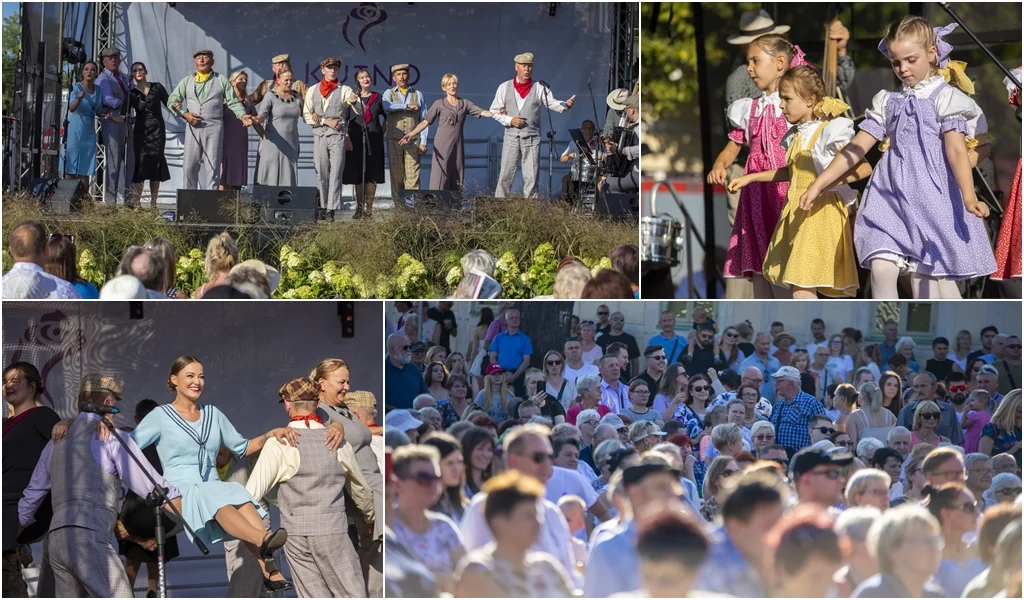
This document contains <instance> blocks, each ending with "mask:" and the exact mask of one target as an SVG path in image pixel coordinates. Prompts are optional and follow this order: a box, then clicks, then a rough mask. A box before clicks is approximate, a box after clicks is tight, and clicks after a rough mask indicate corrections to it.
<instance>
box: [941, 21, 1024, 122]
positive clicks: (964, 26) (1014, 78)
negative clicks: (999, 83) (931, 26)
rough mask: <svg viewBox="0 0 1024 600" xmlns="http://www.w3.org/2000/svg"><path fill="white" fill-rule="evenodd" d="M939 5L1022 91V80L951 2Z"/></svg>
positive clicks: (1018, 89)
mask: <svg viewBox="0 0 1024 600" xmlns="http://www.w3.org/2000/svg"><path fill="white" fill-rule="evenodd" d="M939 6H941V7H942V8H943V10H945V11H946V12H947V13H949V16H950V17H952V18H953V20H954V21H956V23H957V25H959V26H960V27H961V28H962V29H963V30H964V33H966V34H967V37H969V38H971V41H972V42H974V43H975V45H977V46H978V47H979V48H981V51H982V52H984V53H985V56H988V58H989V60H991V61H992V62H994V63H995V64H996V66H997V67H999V70H1000V71H1002V72H1003V73H1004V74H1005V75H1006V76H1007V77H1008V78H1009V79H1010V81H1012V82H1013V83H1014V84H1015V85H1016V86H1017V91H1020V89H1021V87H1020V81H1017V78H1016V77H1014V76H1013V73H1012V72H1011V71H1010V69H1008V68H1006V65H1004V64H1003V63H1002V61H1000V60H999V58H998V57H996V55H995V54H992V51H991V50H989V49H988V46H986V45H985V44H984V42H982V41H981V40H979V39H978V36H976V35H974V32H973V31H971V28H970V27H968V26H967V24H966V23H964V21H963V19H961V18H960V16H959V15H957V14H956V13H955V12H953V9H952V8H950V7H949V2H939ZM1018 118H1019V117H1018Z"/></svg>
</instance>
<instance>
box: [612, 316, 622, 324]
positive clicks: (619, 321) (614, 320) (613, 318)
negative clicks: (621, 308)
mask: <svg viewBox="0 0 1024 600" xmlns="http://www.w3.org/2000/svg"><path fill="white" fill-rule="evenodd" d="M623 321H625V319H623V318H622V317H612V322H613V323H621V322H623Z"/></svg>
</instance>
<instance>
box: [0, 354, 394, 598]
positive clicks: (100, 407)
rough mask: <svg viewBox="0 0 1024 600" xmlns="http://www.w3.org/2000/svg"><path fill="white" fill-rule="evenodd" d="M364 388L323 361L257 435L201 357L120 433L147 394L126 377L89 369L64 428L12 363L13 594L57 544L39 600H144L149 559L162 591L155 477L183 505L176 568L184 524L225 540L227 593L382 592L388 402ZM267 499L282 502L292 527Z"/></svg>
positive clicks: (173, 539)
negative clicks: (137, 595) (163, 398)
mask: <svg viewBox="0 0 1024 600" xmlns="http://www.w3.org/2000/svg"><path fill="white" fill-rule="evenodd" d="M349 381H350V378H349V372H348V367H347V365H346V364H345V362H344V361H343V360H340V359H325V360H323V361H321V362H320V363H319V364H318V365H316V366H315V367H314V368H313V369H312V371H311V372H310V373H309V374H308V375H305V376H302V377H297V378H295V379H292V380H290V381H288V382H286V383H285V384H284V385H282V386H281V388H280V389H279V390H278V392H277V397H276V398H275V399H274V400H268V402H276V403H278V405H280V406H282V407H283V408H284V411H283V414H278V415H277V416H276V417H274V418H273V420H274V421H278V422H280V423H281V426H280V427H275V428H273V429H270V430H269V431H267V432H266V433H262V434H260V435H256V436H255V437H252V438H247V437H246V436H244V435H242V434H240V433H239V432H238V431H237V430H236V429H235V427H234V426H233V425H232V424H231V422H230V421H229V420H228V419H227V417H226V416H225V415H224V413H223V412H221V410H219V409H218V408H217V407H216V406H214V405H212V404H206V403H202V402H200V396H201V395H202V393H203V389H204V387H205V377H204V372H203V365H202V362H201V361H200V360H199V359H197V358H195V357H193V356H181V357H179V358H178V359H176V360H175V361H174V363H173V364H172V365H171V368H170V371H169V374H168V379H167V386H168V388H169V389H170V391H171V393H172V394H173V400H172V401H170V402H167V403H162V404H158V403H157V402H155V401H153V400H150V399H143V400H140V401H138V402H136V403H135V404H136V406H135V412H134V417H135V419H134V426H131V427H122V428H120V429H118V430H114V431H112V429H113V424H111V425H110V426H109V427H105V426H104V424H102V423H101V421H100V419H101V415H103V414H105V413H107V412H111V409H113V408H115V407H117V406H119V405H121V404H122V403H124V402H125V400H126V399H127V398H128V397H129V395H130V394H131V393H132V392H131V391H130V390H124V389H122V385H121V383H120V382H118V381H117V379H116V378H115V377H113V376H111V375H108V374H101V373H92V374H86V375H85V376H84V377H83V379H82V381H81V386H80V388H79V393H78V396H77V404H76V406H77V407H78V412H77V414H76V416H74V417H72V418H71V419H68V420H66V421H62V420H61V419H60V417H59V416H58V415H57V413H56V412H55V411H54V410H52V409H51V408H50V407H48V406H46V405H45V404H44V403H43V402H42V401H41V398H42V396H43V392H44V390H45V387H46V384H45V381H44V380H43V378H42V377H40V374H39V369H37V368H36V366H35V365H33V364H30V363H27V362H16V363H12V364H10V365H8V366H7V367H6V368H5V369H4V372H3V395H4V400H5V401H6V411H5V418H4V424H3V427H4V436H3V445H4V473H3V486H4V502H3V519H4V527H3V531H4V535H3V538H4V539H3V589H4V595H5V596H9V597H27V596H28V589H27V586H26V583H25V580H24V578H23V576H22V572H21V568H22V566H28V564H29V563H31V562H32V555H31V549H30V548H29V546H28V544H32V543H35V542H38V541H40V540H42V541H43V555H42V557H41V560H39V564H40V565H41V570H40V575H39V580H38V591H37V594H36V595H37V596H38V597H100V598H111V597H119V598H131V597H134V594H133V591H132V589H133V586H134V584H135V579H136V577H137V576H138V573H139V568H140V566H141V565H142V564H146V565H147V574H148V578H149V581H148V589H149V593H148V597H156V594H157V584H158V579H157V560H158V554H157V544H156V540H155V535H156V534H155V527H156V517H155V515H154V513H153V508H152V507H151V506H150V505H149V504H148V503H147V501H146V500H145V499H146V498H147V495H148V494H149V493H150V492H151V491H152V490H153V485H154V484H153V483H152V481H155V482H156V484H157V485H159V486H160V487H162V488H163V489H164V490H165V491H166V495H167V498H168V504H169V505H173V508H174V509H175V510H173V511H172V510H170V509H169V508H167V506H165V507H164V513H165V525H164V527H165V530H166V531H167V532H168V534H169V539H168V543H167V546H166V549H165V555H164V560H165V561H169V560H174V559H175V558H176V557H177V556H178V554H179V545H178V538H179V537H180V533H179V532H181V530H182V527H181V526H180V524H179V522H180V521H181V520H182V519H183V521H184V523H185V524H187V526H188V527H187V528H184V535H185V536H186V538H187V541H188V542H193V541H194V540H198V541H201V542H202V543H204V544H206V546H207V547H209V546H211V545H213V544H218V543H221V542H223V543H224V554H225V563H226V568H227V579H228V582H229V583H228V593H227V595H228V597H238V598H254V597H263V596H265V595H268V594H279V593H282V592H287V591H289V590H292V589H294V590H295V591H296V593H297V594H298V595H299V597H313V598H323V597H336V598H341V597H346V598H364V597H378V598H379V597H381V596H382V590H383V587H382V586H383V579H382V569H383V563H382V561H383V556H382V554H381V550H380V546H381V543H382V535H383V522H382V521H383V492H384V490H383V483H384V482H383V477H382V472H383V458H384V457H383V439H382V437H381V435H380V434H381V428H380V427H378V426H377V425H376V424H375V416H376V399H375V398H374V396H373V394H372V393H369V392H361V391H353V392H350V391H349ZM115 435H116V436H118V437H120V438H121V441H123V442H124V445H123V446H122V445H121V443H120V442H119V441H118V440H117V439H114V436H115ZM90 449H91V451H90ZM129 453H131V454H132V455H134V457H133V456H130V455H129ZM135 459H139V462H138V463H137V462H135ZM122 490H125V491H128V492H129V493H128V496H127V497H125V495H124V493H123V492H122ZM122 500H123V502H122ZM268 502H270V503H273V504H275V505H277V506H278V507H279V508H280V515H281V520H280V523H281V525H280V527H279V528H277V529H272V528H271V527H270V517H269V510H270V509H269V505H268ZM179 516H180V517H179ZM115 538H116V539H117V540H118V546H117V547H115V546H114V545H113V544H112V542H111V540H112V539H115ZM278 550H282V551H283V554H284V557H285V560H287V563H288V566H289V568H290V571H291V577H292V581H288V580H287V579H286V578H285V577H284V576H283V575H282V573H281V569H280V568H279V567H278V566H277V564H278V563H276V562H275V560H278V559H279V558H280V556H279V553H278V552H277V551H278ZM119 554H120V555H123V557H124V560H123V562H122V560H121V558H119V556H118V555H119ZM174 583H175V582H174V581H173V580H172V581H170V583H169V585H174Z"/></svg>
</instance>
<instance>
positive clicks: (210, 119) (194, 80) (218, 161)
mask: <svg viewBox="0 0 1024 600" xmlns="http://www.w3.org/2000/svg"><path fill="white" fill-rule="evenodd" d="M192 58H194V59H195V65H196V71H195V73H192V74H191V75H189V76H188V77H186V78H184V79H182V80H181V81H180V82H179V83H178V85H177V86H176V87H175V88H174V91H173V92H171V95H170V97H169V98H168V99H167V105H168V106H170V107H171V111H172V112H174V113H175V114H176V115H178V116H179V117H181V118H183V119H185V121H186V122H187V123H188V129H187V131H186V132H185V158H184V183H183V185H182V187H183V188H184V189H186V190H196V189H200V186H199V168H200V167H203V168H204V170H205V171H206V179H205V181H204V184H203V186H202V189H206V190H215V189H217V188H218V187H219V186H220V173H221V165H222V163H223V156H224V107H225V106H226V107H227V108H228V109H229V110H230V111H231V112H233V113H234V114H235V116H236V117H238V119H239V120H240V121H241V122H242V124H243V125H245V126H246V127H248V126H250V125H252V117H251V116H249V114H247V113H246V110H245V105H244V104H242V102H241V101H239V99H238V96H237V95H236V94H235V92H234V90H232V89H231V84H230V83H228V80H227V77H224V76H223V75H221V74H220V73H217V72H216V71H214V70H213V52H212V51H210V50H198V51H196V52H195V53H194V54H193V55H192ZM183 103H184V104H183ZM183 106H184V109H185V110H184V112H182V107H183Z"/></svg>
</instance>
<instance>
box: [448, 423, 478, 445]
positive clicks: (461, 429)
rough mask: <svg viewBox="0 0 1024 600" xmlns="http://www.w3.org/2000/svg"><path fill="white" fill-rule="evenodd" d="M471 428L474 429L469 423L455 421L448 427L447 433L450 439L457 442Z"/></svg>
mask: <svg viewBox="0 0 1024 600" xmlns="http://www.w3.org/2000/svg"><path fill="white" fill-rule="evenodd" d="M473 427H475V425H473V424H472V423H470V422H469V421H456V422H454V423H452V424H451V425H450V426H449V427H448V430H447V431H448V433H449V434H450V435H451V436H452V437H454V438H455V439H457V440H459V441H462V436H463V434H465V433H466V432H467V431H469V430H470V429H472V428H473Z"/></svg>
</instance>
